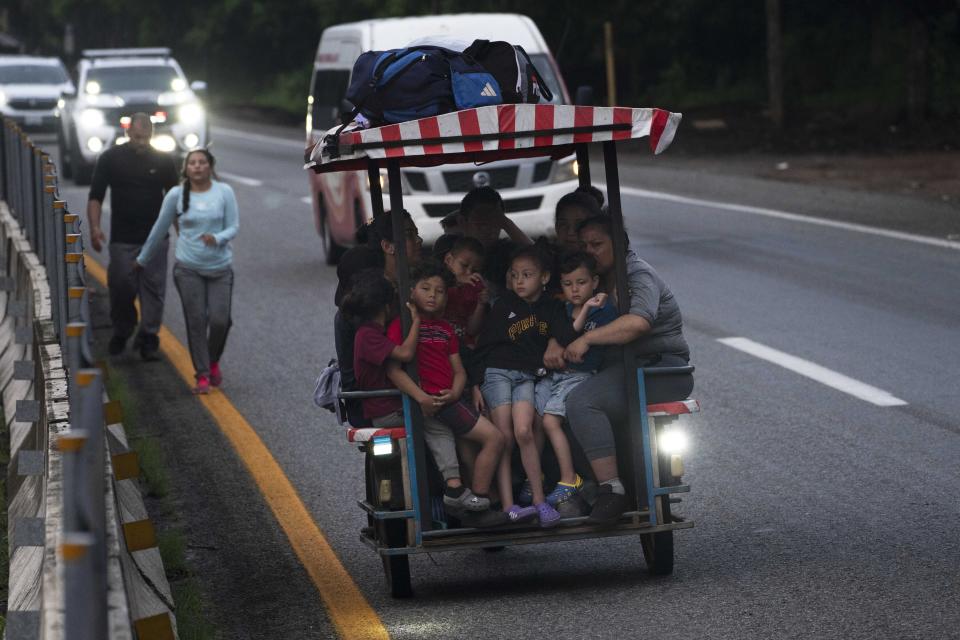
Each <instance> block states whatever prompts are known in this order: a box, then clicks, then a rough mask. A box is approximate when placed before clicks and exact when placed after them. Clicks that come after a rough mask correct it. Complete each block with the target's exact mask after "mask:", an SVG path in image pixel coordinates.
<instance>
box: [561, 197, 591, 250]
mask: <svg viewBox="0 0 960 640" xmlns="http://www.w3.org/2000/svg"><path fill="white" fill-rule="evenodd" d="M589 217H590V212H589V211H586V210H584V209H581V208H580V207H577V206H566V207H564V208H563V209H560V210H559V211H557V217H556V220H555V222H554V225H553V228H554V231H556V232H557V243H558V244H559V245H560V247H561V248H562V249H563V250H564V251H577V250H579V249H580V237H579V236H578V235H577V226H578V225H579V224H580V223H581V222H583V221H584V220H586V219H587V218H589Z"/></svg>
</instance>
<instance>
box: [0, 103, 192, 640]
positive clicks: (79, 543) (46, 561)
mask: <svg viewBox="0 0 960 640" xmlns="http://www.w3.org/2000/svg"><path fill="white" fill-rule="evenodd" d="M0 270H2V273H0V390H2V394H3V408H4V414H5V416H6V421H7V428H8V432H9V434H10V463H9V467H8V474H7V475H8V478H7V487H8V516H9V523H10V524H9V533H10V582H9V585H10V595H9V600H8V612H7V626H6V631H5V637H6V638H7V639H9V640H19V639H25V640H26V639H29V640H34V639H39V638H44V639H46V640H59V639H64V640H103V639H105V638H109V639H110V640H125V639H128V638H129V639H132V638H133V637H134V633H136V637H137V638H139V639H140V640H151V639H153V638H164V639H166V638H175V637H177V636H176V621H175V618H174V616H173V612H172V610H173V599H172V597H171V595H170V588H169V584H168V583H167V580H166V577H165V575H164V572H163V564H162V562H161V561H160V554H159V550H158V549H157V547H156V539H155V535H154V534H153V529H152V525H150V522H149V520H147V519H145V516H146V509H145V508H144V506H143V502H142V498H141V497H140V493H139V489H138V487H136V486H133V487H131V486H130V485H131V483H136V482H137V476H138V475H139V470H138V465H137V463H136V460H135V457H134V458H133V460H132V461H131V456H135V454H133V453H132V452H131V451H130V450H129V447H128V445H127V441H126V435H125V433H124V431H123V427H122V424H119V422H120V416H119V413H118V411H117V407H116V406H115V405H114V404H113V403H108V404H106V405H105V404H104V401H105V399H106V394H105V392H104V381H103V375H104V374H103V372H102V371H101V370H100V369H99V368H93V364H94V363H93V359H92V356H91V350H90V339H91V333H92V331H91V327H90V323H89V322H90V305H89V295H88V290H87V287H86V275H85V271H84V262H83V240H82V235H81V233H80V219H79V216H78V215H76V214H73V213H70V211H69V210H68V209H67V207H66V203H65V202H64V201H63V200H61V199H60V198H59V192H58V180H57V172H56V167H55V165H54V164H53V162H52V161H51V159H50V157H49V156H48V155H47V154H46V153H44V152H43V151H42V150H41V149H39V148H38V147H36V146H35V145H34V144H33V143H32V142H31V141H30V139H29V138H28V137H27V136H26V135H25V134H24V133H23V132H22V131H21V130H20V129H19V128H18V127H17V126H16V125H15V124H13V123H12V122H10V121H8V120H6V119H4V121H3V123H2V126H0ZM105 413H112V414H113V415H112V416H107V415H105ZM108 425H109V426H108ZM111 454H112V455H111ZM118 469H119V472H118ZM131 514H134V515H133V516H131ZM131 518H134V519H135V520H134V521H131ZM144 523H145V524H144ZM121 541H122V542H123V543H124V544H122V545H121Z"/></svg>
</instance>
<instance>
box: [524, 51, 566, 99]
mask: <svg viewBox="0 0 960 640" xmlns="http://www.w3.org/2000/svg"><path fill="white" fill-rule="evenodd" d="M530 62H532V63H533V66H535V67H536V68H537V71H539V72H540V74H541V75H543V79H544V80H545V81H546V82H547V86H548V87H550V91H552V92H553V100H551V101H550V103H551V104H563V89H562V88H561V86H560V79H559V78H558V77H557V74H556V73H554V72H553V65H552V64H550V56H548V55H547V54H545V53H531V54H530Z"/></svg>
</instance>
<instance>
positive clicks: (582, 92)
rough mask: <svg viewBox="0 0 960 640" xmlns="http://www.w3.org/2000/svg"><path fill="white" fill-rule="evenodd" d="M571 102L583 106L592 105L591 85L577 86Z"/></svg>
mask: <svg viewBox="0 0 960 640" xmlns="http://www.w3.org/2000/svg"><path fill="white" fill-rule="evenodd" d="M573 104H578V105H581V106H584V107H590V106H593V87H591V86H588V85H582V86H579V87H577V93H576V95H575V97H574V100H573Z"/></svg>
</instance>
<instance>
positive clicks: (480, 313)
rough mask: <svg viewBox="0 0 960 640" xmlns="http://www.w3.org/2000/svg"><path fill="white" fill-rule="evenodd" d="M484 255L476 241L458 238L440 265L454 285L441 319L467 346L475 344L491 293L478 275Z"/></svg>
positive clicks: (481, 247) (481, 246)
mask: <svg viewBox="0 0 960 640" xmlns="http://www.w3.org/2000/svg"><path fill="white" fill-rule="evenodd" d="M483 255H484V251H483V245H482V244H480V241H479V240H477V239H476V238H468V237H460V238H457V240H456V241H455V242H454V243H453V246H451V247H450V250H449V251H447V252H446V254H445V255H444V256H443V264H444V265H446V267H447V269H449V270H450V273H452V274H453V277H454V278H455V279H456V286H453V287H451V288H449V289H448V290H447V306H446V309H445V311H444V312H443V318H444V320H446V321H448V322H449V323H450V324H452V325H453V328H454V330H455V331H456V332H457V337H458V338H460V340H461V341H462V342H463V344H464V345H465V346H467V347H469V348H470V349H473V348H474V347H476V346H477V336H478V335H480V329H481V328H483V319H484V317H486V312H487V302H489V300H490V292H489V290H488V289H487V285H486V283H485V282H484V281H483V276H482V275H480V271H481V269H483Z"/></svg>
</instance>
